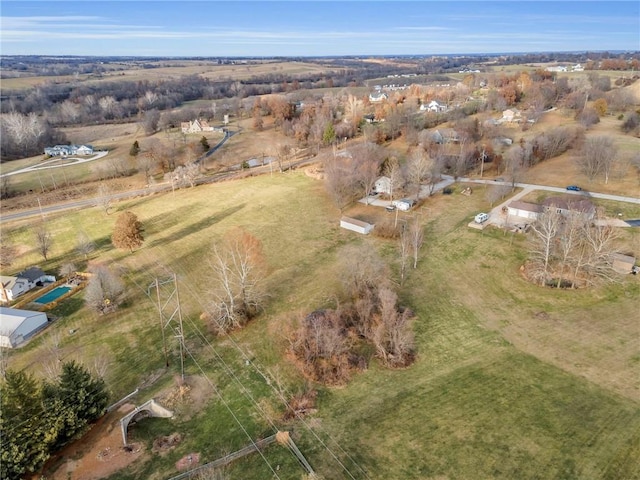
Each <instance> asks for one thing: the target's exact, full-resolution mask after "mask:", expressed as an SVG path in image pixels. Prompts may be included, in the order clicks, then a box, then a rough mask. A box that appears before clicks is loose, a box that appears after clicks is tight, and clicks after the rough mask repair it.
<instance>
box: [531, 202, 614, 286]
mask: <svg viewBox="0 0 640 480" xmlns="http://www.w3.org/2000/svg"><path fill="white" fill-rule="evenodd" d="M530 238H531V250H530V264H529V267H530V268H528V269H527V275H528V277H529V278H530V279H531V280H533V281H535V282H537V283H539V284H540V285H542V286H544V285H550V286H554V287H557V288H561V287H571V288H576V287H579V286H580V285H585V284H586V285H590V284H593V283H595V282H597V281H599V280H612V279H613V278H614V276H613V270H612V267H611V265H612V258H611V256H612V254H613V253H614V241H615V239H616V234H615V230H614V228H613V227H611V226H607V225H604V226H603V225H595V224H593V222H592V221H591V220H590V219H589V217H588V216H587V215H585V214H584V213H582V212H580V211H579V209H576V210H575V211H573V210H570V211H569V212H568V213H561V211H560V209H558V208H556V207H555V206H553V205H552V206H551V207H550V208H548V209H547V210H545V211H544V212H543V213H542V214H541V215H540V217H539V218H538V219H537V220H536V221H535V222H534V223H533V224H532V235H531V237H530Z"/></svg>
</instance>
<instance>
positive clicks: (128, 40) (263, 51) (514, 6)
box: [0, 0, 640, 56]
mask: <svg viewBox="0 0 640 480" xmlns="http://www.w3.org/2000/svg"><path fill="white" fill-rule="evenodd" d="M0 16H1V21H0V53H2V54H3V55H22V54H28V55H132V56H272V55H283V56H299V55H302V56H317V55H396V54H404V55H423V54H424V55H429V54H448V53H498V52H539V51H575V50H577V51H582V50H640V2H638V1H622V2H614V1H568V2H553V1H536V2H523V1H517V0H511V1H507V0H505V1H466V2H463V1H446V2H444V1H442V2H438V1H406V2H403V1H391V0H388V1H366V2H365V1H342V2H332V1H316V2H306V1H257V2H256V1H254V2H251V1H242V0H236V1H226V2H225V1H205V0H200V1H178V0H174V1H130V0H126V1H100V0H84V1H58V0H56V1H40V2H31V1H23V0H20V1H6V0H2V1H1V3H0Z"/></svg>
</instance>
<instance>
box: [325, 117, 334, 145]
mask: <svg viewBox="0 0 640 480" xmlns="http://www.w3.org/2000/svg"><path fill="white" fill-rule="evenodd" d="M335 139H336V130H335V128H333V123H331V122H329V123H327V126H326V127H325V128H324V133H323V134H322V141H323V142H324V143H325V145H330V144H331V143H333V142H334V141H335Z"/></svg>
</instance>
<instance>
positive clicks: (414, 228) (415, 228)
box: [409, 216, 424, 268]
mask: <svg viewBox="0 0 640 480" xmlns="http://www.w3.org/2000/svg"><path fill="white" fill-rule="evenodd" d="M409 238H410V243H411V252H412V254H413V268H418V257H419V255H420V248H422V244H423V243H424V225H423V224H422V222H421V220H420V217H419V216H418V217H415V218H414V219H413V220H412V221H411V222H410V223H409Z"/></svg>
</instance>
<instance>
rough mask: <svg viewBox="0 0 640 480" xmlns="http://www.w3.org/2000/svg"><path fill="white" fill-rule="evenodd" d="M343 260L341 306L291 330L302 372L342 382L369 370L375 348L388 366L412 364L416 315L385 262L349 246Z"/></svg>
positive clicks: (317, 313)
mask: <svg viewBox="0 0 640 480" xmlns="http://www.w3.org/2000/svg"><path fill="white" fill-rule="evenodd" d="M341 262H342V265H343V272H342V274H341V277H342V279H343V286H344V292H343V295H342V297H343V298H342V300H340V301H338V306H337V307H336V308H334V309H323V310H318V311H315V312H313V313H311V314H309V315H306V316H303V317H301V318H298V319H297V320H296V324H295V326H294V327H293V328H292V330H291V331H290V334H289V342H290V344H289V345H290V351H291V353H292V354H293V355H294V357H295V358H296V359H297V361H298V363H299V365H300V366H301V368H302V370H303V371H304V372H305V374H306V375H307V376H309V377H310V378H312V379H313V380H316V381H319V382H322V383H326V384H342V383H344V382H346V381H347V380H348V379H349V377H350V374H351V372H352V371H353V370H354V369H362V368H366V366H367V364H368V361H369V356H370V355H369V354H367V353H366V352H367V350H368V349H369V348H371V347H373V349H374V350H375V355H376V356H377V357H378V358H380V360H381V361H382V362H383V363H384V364H385V365H387V366H389V367H396V368H397V367H403V366H406V365H409V364H410V363H412V362H413V360H414V358H415V342H414V337H413V331H412V329H411V319H412V317H413V314H412V312H411V311H410V310H409V309H406V308H402V307H400V306H399V305H398V297H397V295H396V293H395V292H394V291H393V289H392V287H391V284H390V282H389V272H388V270H387V268H386V266H385V265H384V263H383V262H382V260H381V259H380V258H379V257H378V256H377V255H376V254H375V253H374V252H372V251H371V250H367V249H364V248H358V247H349V248H347V249H345V250H344V251H343V252H342V254H341Z"/></svg>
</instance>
